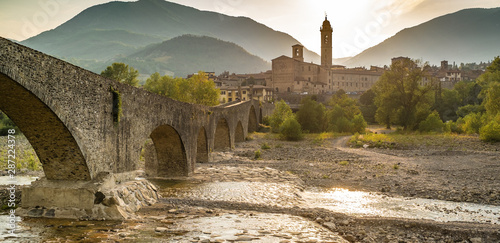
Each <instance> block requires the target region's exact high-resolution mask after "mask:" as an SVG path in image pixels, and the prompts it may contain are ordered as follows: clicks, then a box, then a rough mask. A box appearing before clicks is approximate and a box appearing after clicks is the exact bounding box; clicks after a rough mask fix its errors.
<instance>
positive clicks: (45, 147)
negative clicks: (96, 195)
mask: <svg viewBox="0 0 500 243" xmlns="http://www.w3.org/2000/svg"><path fill="white" fill-rule="evenodd" d="M0 69H1V67H0ZM0 110H2V111H3V112H4V113H5V114H7V116H9V118H10V119H11V120H12V121H13V122H14V123H15V124H16V125H17V127H19V129H20V130H21V131H22V132H23V134H24V135H25V136H26V138H27V139H28V141H29V142H30V144H31V146H32V147H33V149H34V150H35V152H36V154H37V156H38V158H39V159H40V162H41V163H42V166H43V171H44V173H45V176H46V178H47V179H49V180H90V179H91V174H90V170H89V167H88V165H87V162H86V159H85V154H84V152H83V151H82V149H81V146H80V145H79V142H78V137H75V136H73V134H72V133H71V131H70V130H69V129H68V127H67V126H66V125H65V124H64V122H63V121H61V119H60V118H59V117H58V115H57V114H55V113H54V111H53V110H52V109H51V108H50V107H49V106H48V105H47V104H46V103H44V102H43V101H42V100H41V99H40V98H39V97H37V96H36V95H35V94H33V93H32V92H31V91H29V90H28V89H26V88H24V87H23V86H22V85H20V84H19V83H18V82H17V81H15V80H14V78H11V76H10V75H8V74H5V73H4V72H0Z"/></svg>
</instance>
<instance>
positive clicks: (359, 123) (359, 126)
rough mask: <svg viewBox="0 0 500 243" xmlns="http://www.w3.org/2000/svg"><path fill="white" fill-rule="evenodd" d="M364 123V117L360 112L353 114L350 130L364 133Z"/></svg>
mask: <svg viewBox="0 0 500 243" xmlns="http://www.w3.org/2000/svg"><path fill="white" fill-rule="evenodd" d="M367 125H368V124H366V121H365V119H364V118H363V115H362V114H357V115H355V116H354V118H353V119H352V132H354V133H356V132H357V133H365V130H366V126H367Z"/></svg>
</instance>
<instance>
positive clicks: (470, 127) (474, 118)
mask: <svg viewBox="0 0 500 243" xmlns="http://www.w3.org/2000/svg"><path fill="white" fill-rule="evenodd" d="M481 125H482V122H481V114H479V113H470V114H469V115H467V116H465V117H464V124H463V129H464V131H465V132H466V133H467V134H474V133H479V129H480V128H481Z"/></svg>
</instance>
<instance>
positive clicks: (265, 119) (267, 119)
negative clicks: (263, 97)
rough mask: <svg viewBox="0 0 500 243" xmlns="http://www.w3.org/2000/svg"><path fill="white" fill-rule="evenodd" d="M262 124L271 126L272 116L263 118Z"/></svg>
mask: <svg viewBox="0 0 500 243" xmlns="http://www.w3.org/2000/svg"><path fill="white" fill-rule="evenodd" d="M262 124H263V125H266V126H270V125H271V117H269V116H265V117H264V118H262Z"/></svg>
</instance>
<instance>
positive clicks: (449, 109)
mask: <svg viewBox="0 0 500 243" xmlns="http://www.w3.org/2000/svg"><path fill="white" fill-rule="evenodd" d="M459 105H460V98H459V94H458V91H456V90H454V89H451V90H450V89H443V90H442V91H441V93H440V97H439V102H437V101H436V104H435V108H436V110H437V111H438V112H439V115H440V117H441V118H442V119H443V120H444V121H449V120H452V121H456V120H457V119H458V116H457V111H458V106H459Z"/></svg>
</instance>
